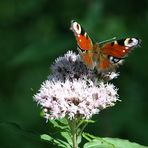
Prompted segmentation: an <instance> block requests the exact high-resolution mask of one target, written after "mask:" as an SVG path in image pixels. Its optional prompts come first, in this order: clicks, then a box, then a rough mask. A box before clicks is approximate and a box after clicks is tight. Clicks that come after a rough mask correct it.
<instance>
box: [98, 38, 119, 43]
mask: <svg viewBox="0 0 148 148" xmlns="http://www.w3.org/2000/svg"><path fill="white" fill-rule="evenodd" d="M116 38H117V37H113V38H111V39H108V40H105V41H101V42H99V44H104V43H107V42H112V41H115V40H116Z"/></svg>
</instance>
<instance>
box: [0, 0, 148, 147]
mask: <svg viewBox="0 0 148 148" xmlns="http://www.w3.org/2000/svg"><path fill="white" fill-rule="evenodd" d="M72 19H75V20H77V21H78V22H79V23H80V24H82V25H83V27H84V28H86V30H87V32H88V33H89V34H90V36H91V37H93V38H94V39H95V40H96V41H103V40H106V39H109V38H112V37H114V36H116V37H117V38H124V37H133V36H136V37H139V38H141V39H142V45H141V48H137V49H135V50H134V51H133V52H132V53H131V54H130V55H129V57H128V58H127V59H126V61H125V63H124V65H123V66H121V67H120V68H119V69H118V71H120V76H119V78H118V79H116V80H114V81H113V83H114V84H115V85H116V86H117V87H118V88H119V91H118V93H119V95H120V99H121V100H122V102H118V103H117V104H116V106H115V107H113V108H109V109H107V110H104V111H102V112H101V113H100V114H99V115H96V116H95V117H94V119H95V120H97V123H95V125H89V126H88V127H87V129H86V130H87V131H89V132H90V133H92V134H95V135H98V136H104V137H105V136H108V137H109V136H110V137H119V138H123V139H129V140H130V141H135V142H137V143H140V144H143V145H148V97H147V92H148V86H147V85H148V84H147V83H148V41H147V36H148V1H147V0H140V1H138V0H137V1H136V0H124V1H119V0H98V1H97V0H75V1H70V0H61V1H60V0H54V1H53V0H21V1H20V0H1V1H0V50H1V54H0V70H1V72H0V85H1V88H0V147H1V148H17V147H21V148H45V147H51V148H52V147H53V146H52V145H49V144H48V143H45V142H44V141H40V139H39V134H44V133H49V132H50V131H51V130H50V127H49V124H48V123H46V122H45V119H43V118H41V117H40V107H37V104H36V103H35V102H33V98H32V96H33V95H34V94H35V93H36V92H37V90H38V89H39V88H40V84H41V83H42V82H43V81H44V80H46V79H47V76H48V75H49V73H50V69H49V68H50V65H51V64H52V62H53V61H54V59H55V58H57V57H58V56H61V55H63V54H64V53H65V52H67V51H68V50H73V51H75V52H77V50H76V41H75V38H74V35H73V33H72V32H71V31H70V30H69V27H70V20H72ZM12 123H14V124H12ZM15 123H16V124H15ZM18 125H19V126H18ZM20 131H22V132H20ZM27 132H31V133H32V134H30V135H27ZM35 135H37V136H35Z"/></svg>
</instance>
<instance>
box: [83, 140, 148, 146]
mask: <svg viewBox="0 0 148 148" xmlns="http://www.w3.org/2000/svg"><path fill="white" fill-rule="evenodd" d="M101 139H102V140H100V139H93V140H91V141H89V142H88V143H86V144H85V145H84V147H83V148H148V147H147V146H142V145H140V144H137V143H134V142H130V141H129V140H122V139H118V138H101Z"/></svg>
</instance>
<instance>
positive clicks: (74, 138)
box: [69, 119, 78, 148]
mask: <svg viewBox="0 0 148 148" xmlns="http://www.w3.org/2000/svg"><path fill="white" fill-rule="evenodd" d="M69 126H70V129H71V134H72V142H73V148H78V143H77V120H74V119H73V120H70V121H69Z"/></svg>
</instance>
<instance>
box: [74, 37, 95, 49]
mask: <svg viewBox="0 0 148 148" xmlns="http://www.w3.org/2000/svg"><path fill="white" fill-rule="evenodd" d="M76 38H77V44H78V45H79V47H80V48H81V49H82V50H90V49H92V46H93V45H92V41H91V39H90V38H89V37H88V36H87V35H86V36H84V35H78V36H77V37H76Z"/></svg>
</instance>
